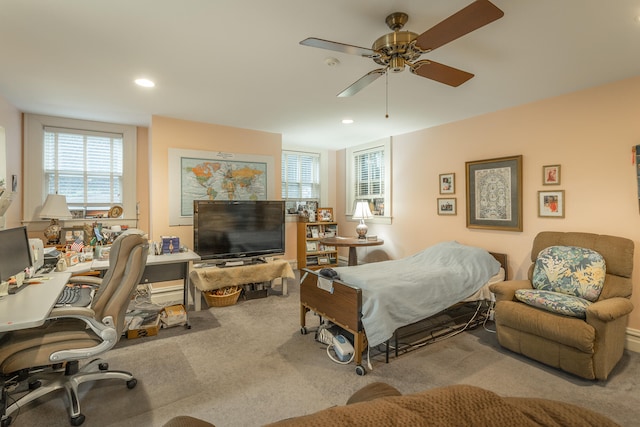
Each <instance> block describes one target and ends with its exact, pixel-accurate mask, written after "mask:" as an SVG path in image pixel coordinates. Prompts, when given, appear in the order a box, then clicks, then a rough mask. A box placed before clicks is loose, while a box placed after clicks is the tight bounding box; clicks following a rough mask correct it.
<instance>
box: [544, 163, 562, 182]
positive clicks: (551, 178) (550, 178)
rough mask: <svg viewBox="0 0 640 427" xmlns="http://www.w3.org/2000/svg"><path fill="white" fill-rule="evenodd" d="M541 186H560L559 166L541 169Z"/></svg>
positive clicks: (548, 166)
mask: <svg viewBox="0 0 640 427" xmlns="http://www.w3.org/2000/svg"><path fill="white" fill-rule="evenodd" d="M542 185H560V165H547V166H543V167H542Z"/></svg>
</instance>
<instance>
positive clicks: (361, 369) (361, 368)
mask: <svg viewBox="0 0 640 427" xmlns="http://www.w3.org/2000/svg"><path fill="white" fill-rule="evenodd" d="M366 373H367V371H366V370H365V369H364V366H362V365H358V366H356V374H358V375H360V376H361V377H362V376H364V375H365V374H366Z"/></svg>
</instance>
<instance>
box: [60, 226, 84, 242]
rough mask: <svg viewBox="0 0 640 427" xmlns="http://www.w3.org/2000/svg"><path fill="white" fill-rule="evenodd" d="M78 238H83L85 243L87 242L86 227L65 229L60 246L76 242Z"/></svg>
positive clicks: (61, 234) (62, 232) (61, 235)
mask: <svg viewBox="0 0 640 427" xmlns="http://www.w3.org/2000/svg"><path fill="white" fill-rule="evenodd" d="M78 237H81V238H82V241H83V242H84V241H85V236H84V227H82V226H79V227H68V228H63V229H62V231H61V232H60V244H65V243H67V242H68V243H72V242H75V241H76V239H77V238H78Z"/></svg>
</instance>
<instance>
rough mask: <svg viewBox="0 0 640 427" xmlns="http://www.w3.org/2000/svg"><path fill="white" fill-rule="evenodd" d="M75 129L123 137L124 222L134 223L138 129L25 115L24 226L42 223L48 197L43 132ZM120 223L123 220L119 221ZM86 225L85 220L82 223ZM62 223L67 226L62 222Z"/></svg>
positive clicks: (129, 126)
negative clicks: (127, 220)
mask: <svg viewBox="0 0 640 427" xmlns="http://www.w3.org/2000/svg"><path fill="white" fill-rule="evenodd" d="M46 127H52V128H63V129H76V130H82V131H87V132H98V133H111V134H122V140H123V193H122V207H123V210H124V212H125V215H127V214H129V215H128V216H126V217H125V218H123V219H129V220H135V219H136V214H135V213H136V201H137V196H136V153H137V129H136V127H135V126H131V125H121V124H115V123H104V122H95V121H88V120H80V119H69V118H63V117H54V116H43V115H36V114H25V115H24V170H25V173H24V214H23V222H24V223H30V222H36V221H42V219H41V218H40V216H39V212H40V209H41V208H42V204H43V203H44V200H45V198H46V196H47V194H46V189H45V173H44V129H45V128H46ZM121 220H122V219H121ZM80 221H81V222H85V221H86V220H85V219H81V220H80ZM65 222H67V221H66V220H65Z"/></svg>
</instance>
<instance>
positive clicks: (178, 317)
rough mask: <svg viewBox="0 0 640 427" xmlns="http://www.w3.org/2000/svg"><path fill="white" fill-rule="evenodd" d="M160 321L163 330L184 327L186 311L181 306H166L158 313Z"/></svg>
mask: <svg viewBox="0 0 640 427" xmlns="http://www.w3.org/2000/svg"><path fill="white" fill-rule="evenodd" d="M160 320H161V322H162V327H163V328H169V327H171V326H182V325H186V324H187V310H185V309H184V306H183V305H182V304H176V305H170V306H167V307H165V308H163V309H162V311H161V312H160Z"/></svg>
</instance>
